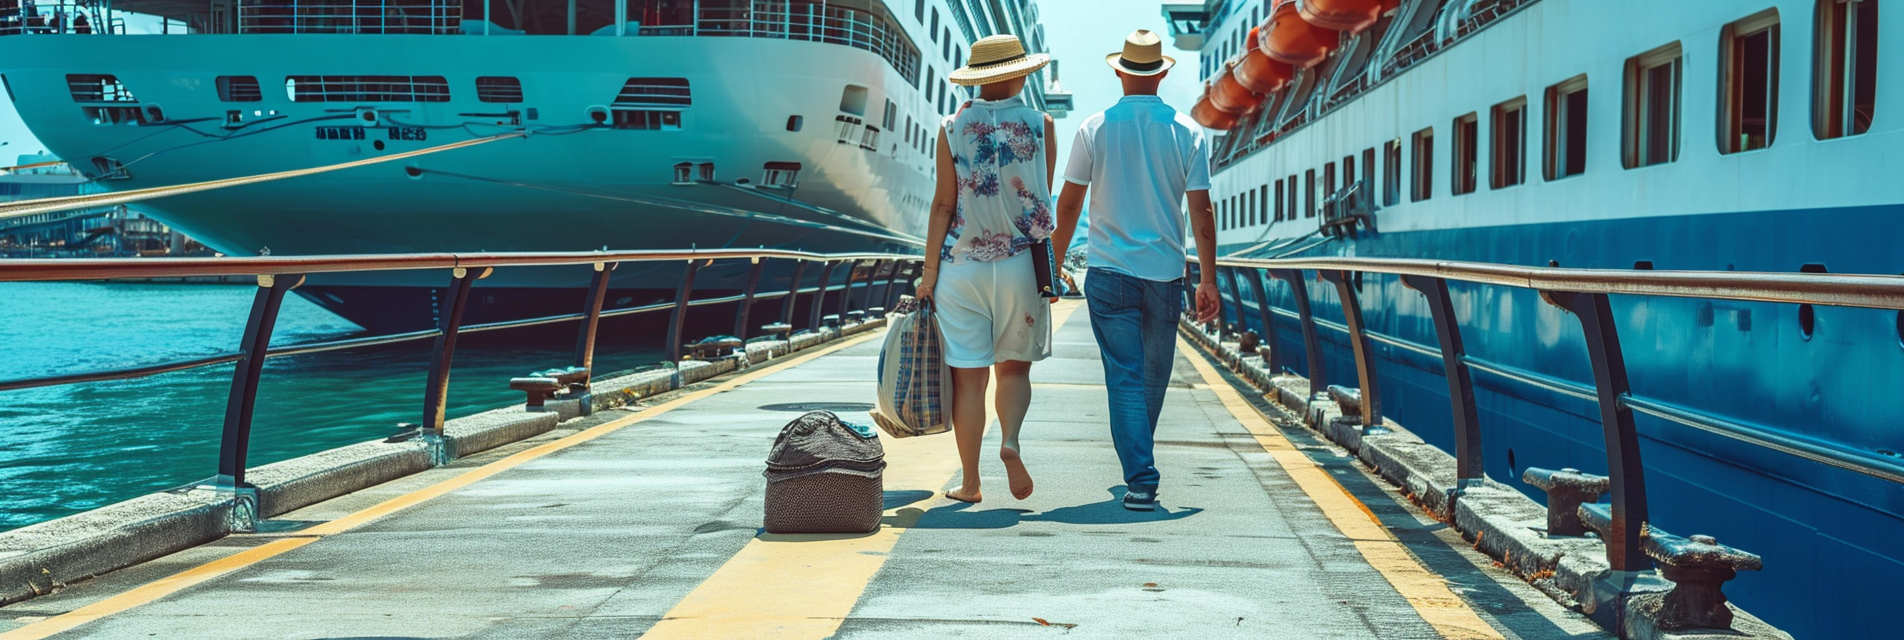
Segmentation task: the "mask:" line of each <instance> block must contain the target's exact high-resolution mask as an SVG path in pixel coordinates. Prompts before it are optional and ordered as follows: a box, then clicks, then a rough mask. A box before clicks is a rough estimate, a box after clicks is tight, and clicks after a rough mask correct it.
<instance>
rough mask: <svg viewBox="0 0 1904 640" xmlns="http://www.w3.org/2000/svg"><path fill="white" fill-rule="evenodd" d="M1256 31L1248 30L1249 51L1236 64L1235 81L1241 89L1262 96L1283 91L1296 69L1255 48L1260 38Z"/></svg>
mask: <svg viewBox="0 0 1904 640" xmlns="http://www.w3.org/2000/svg"><path fill="white" fill-rule="evenodd" d="M1260 28H1261V27H1258V28H1257V29H1250V33H1249V43H1250V44H1249V47H1250V49H1249V51H1245V52H1243V60H1242V62H1238V63H1237V64H1236V70H1235V71H1232V72H1231V73H1234V74H1236V81H1237V83H1238V84H1241V85H1243V88H1245V89H1249V90H1250V91H1254V92H1257V93H1262V94H1270V93H1275V92H1277V91H1282V90H1283V85H1286V84H1289V81H1290V80H1291V79H1293V78H1295V77H1296V68H1295V67H1292V66H1290V65H1289V63H1287V62H1283V61H1280V60H1272V59H1270V57H1269V56H1266V55H1263V52H1262V50H1260V49H1258V48H1257V44H1256V43H1257V42H1258V41H1259V40H1260V38H1261V36H1260V35H1259V33H1258V29H1260Z"/></svg>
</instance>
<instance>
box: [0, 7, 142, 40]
mask: <svg viewBox="0 0 1904 640" xmlns="http://www.w3.org/2000/svg"><path fill="white" fill-rule="evenodd" d="M125 32H126V21H125V18H123V17H120V16H119V15H118V14H117V12H114V11H112V10H111V9H110V8H108V6H107V5H105V4H103V3H100V2H95V1H92V0H48V1H46V2H36V1H32V0H0V36H17V35H29V34H34V35H89V34H105V33H125Z"/></svg>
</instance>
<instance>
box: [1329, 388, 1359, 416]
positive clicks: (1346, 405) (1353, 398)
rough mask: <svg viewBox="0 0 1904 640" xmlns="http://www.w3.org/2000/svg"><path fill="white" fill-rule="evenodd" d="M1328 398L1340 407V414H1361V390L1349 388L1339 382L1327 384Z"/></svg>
mask: <svg viewBox="0 0 1904 640" xmlns="http://www.w3.org/2000/svg"><path fill="white" fill-rule="evenodd" d="M1328 391H1329V399H1330V400H1334V401H1335V404H1336V406H1338V407H1341V408H1342V415H1345V416H1349V415H1361V414H1362V390H1361V389H1351V388H1348V387H1344V386H1342V385H1339V384H1332V385H1329V389H1328Z"/></svg>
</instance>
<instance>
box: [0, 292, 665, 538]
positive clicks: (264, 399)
mask: <svg viewBox="0 0 1904 640" xmlns="http://www.w3.org/2000/svg"><path fill="white" fill-rule="evenodd" d="M254 290H255V288H254V287H251V286H245V285H237V286H234V285H165V284H158V285H154V284H95V283H0V349H4V351H0V353H4V356H0V379H14V378H21V377H29V376H32V377H37V376H43V375H54V374H61V373H77V372H84V371H92V370H99V369H107V368H118V367H125V366H132V365H140V364H152V363H159V362H165V361H170V360H176V359H181V358H188V357H192V356H204V355H212V354H217V353H221V352H227V351H232V350H234V349H235V348H236V347H237V345H238V339H239V338H240V337H241V335H242V334H243V333H244V324H245V317H246V314H247V313H248V312H249V309H250V305H251V295H252V292H253V291H254ZM611 326H612V325H611ZM572 327H573V325H566V326H561V327H559V328H557V329H555V330H552V331H546V332H539V333H537V334H534V335H525V334H522V333H521V332H495V333H488V334H476V335H469V336H464V337H463V338H462V340H461V341H460V342H459V346H458V349H457V353H456V360H455V366H454V368H453V369H452V373H451V375H450V393H449V416H450V417H451V418H455V417H458V416H464V415H469V414H473V413H478V412H481V411H484V410H488V409H492V408H496V407H499V406H504V405H509V404H515V403H520V402H521V401H522V395H521V394H520V393H519V392H515V391H510V390H509V388H508V379H509V378H510V377H512V376H519V375H522V374H524V373H527V372H529V371H532V370H535V369H540V368H547V367H550V366H557V365H566V364H568V361H569V359H570V358H571V357H573V356H572V350H573V349H574V335H573V328H572ZM609 328H611V327H610V326H605V327H604V329H605V331H603V332H602V336H603V338H602V340H601V342H599V343H598V349H597V355H596V369H597V370H598V371H616V370H622V369H632V368H637V367H641V366H646V365H650V364H653V363H655V362H656V361H658V360H660V359H661V357H662V354H661V352H660V350H659V346H660V340H658V339H654V338H653V337H652V332H647V331H608V330H607V329H609ZM361 332H362V330H361V329H359V328H358V327H357V326H356V325H354V324H351V323H350V322H348V321H345V320H343V319H340V318H338V317H337V316H334V315H331V314H330V313H328V312H326V311H323V310H322V309H319V308H318V307H317V306H315V305H312V304H311V303H309V302H306V301H304V300H303V299H302V298H298V297H296V296H289V297H287V298H286V299H285V303H284V309H283V312H282V315H281V317H280V319H279V321H278V326H277V331H276V332H275V334H274V336H273V340H272V343H273V344H275V345H287V344H296V343H301V342H311V341H317V340H327V339H333V338H340V337H350V336H354V335H358V334H360V333H361ZM430 347H431V341H429V340H421V341H416V342H412V343H407V344H403V345H391V346H386V347H376V348H367V349H353V350H348V351H332V352H326V353H316V354H309V355H302V356H292V357H286V358H275V359H272V360H269V361H267V362H266V363H265V369H264V376H263V378H262V382H261V384H260V386H259V390H258V396H259V397H258V404H257V410H256V413H255V417H254V418H253V425H254V426H253V431H252V436H251V458H250V461H251V465H252V466H257V465H261V464H267V463H270V462H275V461H278V460H284V459H287V458H293V457H297V456H300V455H304V454H308V453H313V452H317V451H322V450H325V449H330V448H334V447H338V446H342V445H347V444H352V443H356V442H362V441H365V440H370V439H373V438H381V437H385V436H388V435H390V434H392V433H395V432H396V424H397V423H399V422H418V421H419V420H420V416H421V413H422V403H423V385H424V378H425V376H426V374H427V373H428V370H429V366H430ZM231 371H232V365H229V364H227V365H220V366H214V367H205V368H201V369H194V370H189V371H180V372H174V373H167V374H162V375H157V376H151V377H147V378H142V379H137V380H125V381H115V382H99V383H89V384H79V385H69V386H64V387H53V388H45V389H29V390H24V391H6V392H0V530H7V529H12V528H16V527H21V526H25V525H29V524H33V523H35V522H41V521H44V520H48V519H52V518H57V517H61V516H65V515H70V514H73V513H77V512H80V511H85V510H87V509H93V508H97V507H100V506H104V505H107V504H112V503H114V502H118V501H121V500H125V499H128V498H132V497H135V496H139V495H142V494H145V493H151V492H153V491H160V490H165V489H170V488H173V487H177V486H180V485H184V484H188V483H191V482H195V481H198V480H203V479H206V478H209V477H211V476H213V475H215V474H216V472H217V466H218V441H219V436H220V430H221V429H222V426H223V424H224V410H225V400H226V395H227V394H228V393H229V391H230V385H231Z"/></svg>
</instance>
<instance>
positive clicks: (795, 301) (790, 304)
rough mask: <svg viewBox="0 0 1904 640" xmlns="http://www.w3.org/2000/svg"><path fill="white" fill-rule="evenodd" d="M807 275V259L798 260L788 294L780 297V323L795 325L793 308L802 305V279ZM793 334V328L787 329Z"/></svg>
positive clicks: (788, 286)
mask: <svg viewBox="0 0 1904 640" xmlns="http://www.w3.org/2000/svg"><path fill="white" fill-rule="evenodd" d="M806 275H807V261H805V260H798V261H795V262H794V264H793V279H792V280H790V281H788V284H787V296H786V297H784V298H781V299H780V324H784V325H787V326H788V327H792V326H793V308H794V307H797V306H800V280H801V279H802V278H804V277H806ZM787 332H788V335H792V333H793V330H792V329H788V330H787Z"/></svg>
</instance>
